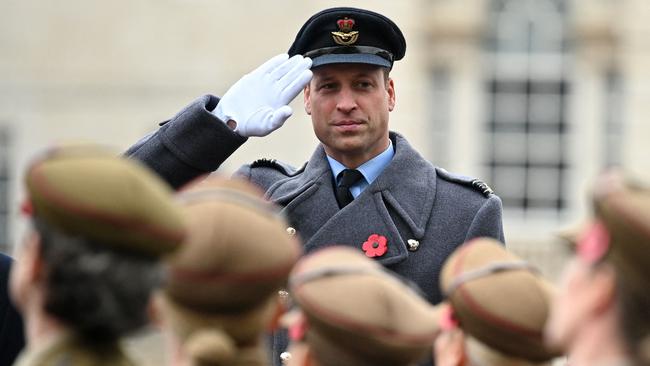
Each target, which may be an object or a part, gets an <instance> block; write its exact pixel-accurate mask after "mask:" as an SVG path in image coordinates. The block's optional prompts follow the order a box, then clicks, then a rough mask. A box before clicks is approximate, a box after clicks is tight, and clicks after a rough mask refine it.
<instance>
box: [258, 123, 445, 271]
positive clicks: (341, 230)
mask: <svg viewBox="0 0 650 366" xmlns="http://www.w3.org/2000/svg"><path fill="white" fill-rule="evenodd" d="M391 139H392V140H393V146H395V156H394V157H393V160H392V161H391V163H390V164H389V165H388V166H387V167H386V169H385V170H384V171H383V172H382V174H381V175H380V176H379V177H378V178H377V179H376V180H375V181H374V182H373V183H372V184H371V185H370V186H368V188H366V189H365V190H364V191H363V192H362V193H361V194H360V195H359V196H358V197H357V198H356V199H355V200H354V201H352V203H350V204H349V205H348V206H346V207H345V208H343V209H339V208H338V205H337V203H336V198H335V196H334V188H333V178H332V173H331V170H330V167H329V164H328V163H327V159H326V157H325V152H324V149H323V147H322V146H319V147H318V148H317V149H316V151H315V153H314V154H313V155H312V157H311V159H310V160H309V162H308V163H307V166H306V167H305V171H304V172H303V173H302V174H299V175H297V176H295V177H290V178H287V179H284V180H281V181H279V182H277V183H276V184H274V185H273V186H271V187H270V188H269V190H268V191H267V195H268V197H269V198H270V199H271V200H273V201H275V202H277V203H278V204H280V205H282V206H284V209H283V211H284V213H285V214H286V215H287V217H288V218H289V221H290V223H291V225H292V226H293V227H294V228H295V229H296V230H297V232H298V233H300V235H301V236H302V238H303V240H305V239H306V240H305V243H304V248H305V252H307V253H308V252H310V251H312V250H314V249H317V248H323V247H326V246H331V245H347V246H351V247H355V248H358V250H360V251H361V250H362V249H361V247H362V245H363V243H364V242H365V241H366V240H368V237H369V236H370V235H372V234H378V235H381V236H384V237H385V238H386V239H387V247H388V250H387V252H386V253H385V254H384V255H382V256H380V257H375V259H377V260H378V261H379V262H381V263H382V264H385V265H389V264H394V263H398V262H401V261H403V260H405V259H406V258H407V257H408V253H409V252H408V250H407V246H406V240H408V239H411V238H412V239H416V240H420V239H422V238H423V237H424V233H425V228H426V225H427V222H428V220H429V216H430V213H431V209H432V206H433V203H434V198H435V180H436V177H435V169H434V168H433V166H431V164H429V163H428V162H426V161H425V160H424V159H422V157H420V155H419V154H418V153H417V152H416V151H415V150H413V149H412V148H411V146H410V145H409V144H408V143H407V142H406V140H405V139H403V138H402V137H401V136H400V135H398V134H395V133H391ZM404 172H409V174H410V176H404V174H405V173H404ZM395 219H398V220H400V221H401V222H402V223H403V224H402V225H401V226H400V225H397V224H396V222H395ZM400 229H401V232H400Z"/></svg>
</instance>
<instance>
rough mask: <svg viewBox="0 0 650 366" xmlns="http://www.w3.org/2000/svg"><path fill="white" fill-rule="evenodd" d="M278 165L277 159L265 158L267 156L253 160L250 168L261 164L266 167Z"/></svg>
mask: <svg viewBox="0 0 650 366" xmlns="http://www.w3.org/2000/svg"><path fill="white" fill-rule="evenodd" d="M277 165H278V161H277V160H276V159H267V158H262V159H257V160H255V161H254V162H252V163H251V168H257V167H261V166H265V167H268V168H275V167H276V166H277Z"/></svg>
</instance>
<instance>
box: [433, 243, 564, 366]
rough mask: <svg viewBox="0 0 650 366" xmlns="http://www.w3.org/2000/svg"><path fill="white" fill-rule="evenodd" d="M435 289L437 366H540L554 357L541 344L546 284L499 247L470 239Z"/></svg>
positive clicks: (547, 292)
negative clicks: (438, 293) (438, 295)
mask: <svg viewBox="0 0 650 366" xmlns="http://www.w3.org/2000/svg"><path fill="white" fill-rule="evenodd" d="M441 289H442V290H443V292H444V293H445V294H446V298H447V299H446V301H445V302H444V303H442V304H441V305H439V307H440V308H442V311H441V322H440V325H441V328H442V329H443V331H442V334H441V335H440V336H439V337H438V338H437V340H436V347H435V352H436V357H435V358H436V365H437V366H459V365H467V366H532V365H546V364H550V363H549V362H548V361H550V360H551V359H552V358H553V357H555V356H557V352H554V351H552V350H550V349H548V348H547V347H545V346H544V339H543V329H544V325H545V323H546V320H547V317H548V313H549V312H550V304H551V290H552V288H551V285H550V284H549V283H547V282H546V281H545V280H544V279H543V278H542V277H541V276H540V275H538V274H537V273H536V272H535V271H534V270H532V268H531V266H530V265H529V264H528V263H526V262H524V261H523V260H521V259H520V258H518V257H517V256H515V255H514V254H511V253H510V252H508V251H506V250H505V249H504V248H503V246H502V245H501V244H500V243H499V242H497V241H495V240H492V239H487V238H481V239H475V240H472V241H470V242H468V243H467V244H465V245H464V246H462V247H460V248H459V249H458V250H456V251H455V252H454V254H452V255H451V257H449V259H448V260H447V262H445V264H444V266H443V269H442V275H441Z"/></svg>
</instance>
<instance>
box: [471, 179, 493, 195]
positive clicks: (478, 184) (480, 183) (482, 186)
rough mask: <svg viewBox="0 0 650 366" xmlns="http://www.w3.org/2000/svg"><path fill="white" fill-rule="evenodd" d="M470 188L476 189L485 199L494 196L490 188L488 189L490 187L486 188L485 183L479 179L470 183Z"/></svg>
mask: <svg viewBox="0 0 650 366" xmlns="http://www.w3.org/2000/svg"><path fill="white" fill-rule="evenodd" d="M472 187H474V188H476V189H477V190H478V191H480V192H481V193H483V195H484V196H485V197H490V195H493V194H494V191H493V190H492V188H490V186H488V185H487V183H485V182H483V181H482V180H479V179H474V180H473V181H472Z"/></svg>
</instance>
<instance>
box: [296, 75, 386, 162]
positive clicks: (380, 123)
mask: <svg viewBox="0 0 650 366" xmlns="http://www.w3.org/2000/svg"><path fill="white" fill-rule="evenodd" d="M313 72H314V77H313V79H312V80H311V82H310V84H309V85H308V86H307V87H306V88H305V110H306V111H307V113H308V114H310V115H311V118H312V123H313V126H314V132H315V134H316V137H317V138H318V139H319V140H320V141H321V142H322V143H323V145H324V147H325V152H326V153H327V154H328V155H330V156H331V157H333V158H334V159H336V160H338V161H340V162H342V163H344V164H345V163H355V164H356V163H358V164H356V165H357V166H358V165H360V164H362V163H364V162H365V161H368V160H370V159H371V158H373V157H375V156H377V155H378V154H379V153H381V152H382V151H384V150H385V149H386V148H387V147H388V114H389V112H390V111H392V110H393V108H394V106H395V88H394V86H393V80H390V79H389V80H388V81H386V80H385V77H384V70H383V69H382V68H381V67H378V66H372V65H365V64H332V65H325V66H320V67H317V68H315V69H313ZM348 167H350V168H356V166H348Z"/></svg>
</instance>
